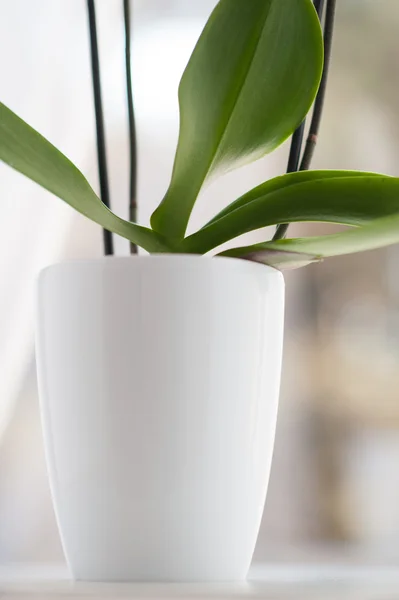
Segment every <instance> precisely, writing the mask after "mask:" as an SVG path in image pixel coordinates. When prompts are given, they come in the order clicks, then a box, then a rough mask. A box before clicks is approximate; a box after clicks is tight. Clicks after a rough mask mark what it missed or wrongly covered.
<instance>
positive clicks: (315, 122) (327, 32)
mask: <svg viewBox="0 0 399 600" xmlns="http://www.w3.org/2000/svg"><path fill="white" fill-rule="evenodd" d="M335 8H336V0H327V6H326V22H325V26H324V70H323V77H322V79H321V83H320V87H319V91H318V93H317V96H316V101H315V105H314V110H313V117H312V121H311V124H310V129H309V135H308V138H307V140H306V145H305V151H304V153H303V157H302V161H301V165H300V170H301V171H307V170H308V169H309V168H310V164H311V162H312V158H313V155H314V151H315V148H316V144H317V136H318V134H319V129H320V123H321V118H322V116H323V107H324V100H325V97H326V90H327V81H328V74H329V70H330V62H331V49H332V40H333V34H334V21H335Z"/></svg>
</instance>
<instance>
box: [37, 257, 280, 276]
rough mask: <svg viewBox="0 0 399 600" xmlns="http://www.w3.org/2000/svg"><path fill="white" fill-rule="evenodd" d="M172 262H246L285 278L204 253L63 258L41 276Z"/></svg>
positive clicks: (275, 270)
mask: <svg viewBox="0 0 399 600" xmlns="http://www.w3.org/2000/svg"><path fill="white" fill-rule="evenodd" d="M171 259H172V262H176V263H177V262H188V261H194V262H197V261H203V262H206V263H209V264H211V263H214V262H215V261H216V262H218V263H221V262H223V263H225V264H226V265H227V264H230V265H231V266H233V265H236V264H238V263H241V264H242V263H245V264H246V265H247V266H248V267H251V268H254V269H263V271H264V272H265V271H266V272H269V273H275V274H278V275H280V277H281V278H283V274H282V272H281V271H279V270H278V269H276V268H274V267H271V266H269V265H265V264H263V263H260V262H256V261H250V260H246V259H243V258H236V257H231V256H204V255H202V254H178V253H167V252H165V253H152V254H130V255H122V256H115V255H112V256H100V257H96V258H72V259H65V260H61V261H59V262H56V263H52V264H50V265H48V266H46V267H44V268H43V269H41V270H40V276H41V275H43V274H44V273H47V272H49V271H52V270H53V269H59V268H63V267H72V266H76V267H77V268H79V267H87V266H89V265H93V266H94V265H100V264H110V263H113V264H114V265H116V264H117V263H119V264H120V263H124V262H125V263H128V262H132V261H140V262H144V261H148V262H150V261H153V262H161V261H164V260H165V261H166V260H168V261H169V264H170V263H171Z"/></svg>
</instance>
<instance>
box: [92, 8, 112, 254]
mask: <svg viewBox="0 0 399 600" xmlns="http://www.w3.org/2000/svg"><path fill="white" fill-rule="evenodd" d="M87 11H88V18H89V31H90V53H91V72H92V79H93V96H94V110H95V116H96V134H97V163H98V175H99V179H100V195H101V200H102V201H103V202H104V204H105V206H107V207H108V208H110V196H109V184H108V170H107V153H106V146H105V128H104V113H103V106H102V97H101V78H100V60H99V55H98V40H97V25H96V9H95V5H94V0H87ZM103 237H104V253H105V254H106V255H110V254H113V253H114V245H113V240H112V233H111V232H110V231H107V230H106V229H104V232H103Z"/></svg>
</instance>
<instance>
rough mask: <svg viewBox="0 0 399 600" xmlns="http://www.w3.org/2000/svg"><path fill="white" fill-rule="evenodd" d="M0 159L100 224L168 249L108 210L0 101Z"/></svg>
mask: <svg viewBox="0 0 399 600" xmlns="http://www.w3.org/2000/svg"><path fill="white" fill-rule="evenodd" d="M0 160H2V161H3V162H5V163H6V164H8V165H9V166H10V167H12V168H13V169H15V170H16V171H19V172H20V173H22V174H23V175H26V177H29V179H32V181H35V182H36V183H38V184H39V185H40V186H42V187H43V188H45V189H46V190H48V191H50V192H52V193H53V194H55V195H56V196H58V197H59V198H61V200H64V201H65V202H67V204H69V205H70V206H72V207H73V208H74V209H75V210H77V211H78V212H80V213H81V214H82V215H85V216H86V217H88V218H89V219H91V220H92V221H94V222H95V223H98V224H99V225H101V227H104V228H105V229H108V230H109V231H112V232H114V233H117V234H119V235H121V236H122V237H125V238H127V239H128V240H130V241H131V242H134V243H135V244H138V245H139V246H141V247H142V248H144V249H145V250H148V251H149V252H165V251H167V250H168V247H167V244H166V242H165V241H164V240H163V239H162V237H161V236H160V235H158V234H156V233H155V232H153V231H151V229H147V228H146V227H141V226H140V225H136V224H135V223H130V222H129V221H125V220H124V219H121V218H119V217H117V216H116V215H115V214H114V213H112V212H111V211H110V210H109V209H108V208H107V207H106V206H105V204H103V202H101V200H100V199H99V198H98V197H97V195H96V194H95V192H94V191H93V190H92V188H91V187H90V185H89V183H88V181H87V180H86V179H85V177H84V176H83V175H82V173H81V172H80V171H79V170H78V169H77V168H76V167H75V165H74V164H73V163H71V161H70V160H68V159H67V158H66V157H65V156H64V155H63V154H62V153H61V152H60V151H59V150H57V148H55V147H54V146H53V145H52V144H50V142H48V141H47V140H46V139H45V138H44V137H43V136H41V135H40V134H39V133H38V132H37V131H35V130H34V129H32V127H30V126H29V125H28V124H27V123H25V121H23V120H22V119H20V118H19V117H18V116H17V115H16V114H15V113H13V112H12V111H11V110H10V109H9V108H7V107H6V106H5V105H4V104H3V103H0Z"/></svg>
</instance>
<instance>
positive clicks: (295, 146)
mask: <svg viewBox="0 0 399 600" xmlns="http://www.w3.org/2000/svg"><path fill="white" fill-rule="evenodd" d="M326 2H327V14H326V24H325V30H324V55H325V56H324V70H323V77H322V81H321V83H320V88H319V91H318V94H317V96H316V100H315V105H314V112H313V117H312V121H311V125H310V129H309V135H308V138H307V140H306V145H305V151H304V155H303V157H302V161H301V162H300V153H301V150H302V141H303V134H304V129H305V121H304V122H303V123H301V125H300V126H299V127H298V129H297V130H296V131H295V133H294V135H293V136H292V142H291V149H290V154H289V158H288V167H287V173H293V172H295V171H306V170H308V169H309V168H310V164H311V161H312V158H313V154H314V150H315V146H316V141H317V134H318V131H319V128H320V122H321V117H322V112H323V105H324V99H325V94H326V86H327V79H328V71H329V64H330V57H331V46H332V35H333V30H334V15H335V0H326ZM324 3H325V0H314V6H315V9H316V11H317V14H318V16H319V19H320V21H321V20H322V17H323V9H324ZM330 4H331V5H333V8H332V13H331V12H329V11H331V7H330ZM329 7H330V8H329ZM329 19H330V23H329ZM331 19H332V20H331ZM328 38H329V39H328ZM314 130H315V133H314ZM288 227H289V224H288V223H281V224H280V225H278V226H277V228H276V232H275V234H274V236H273V241H275V240H281V239H283V238H285V236H286V234H287V231H288Z"/></svg>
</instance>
